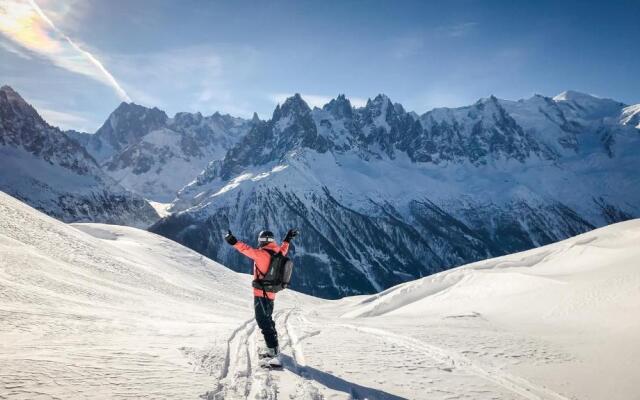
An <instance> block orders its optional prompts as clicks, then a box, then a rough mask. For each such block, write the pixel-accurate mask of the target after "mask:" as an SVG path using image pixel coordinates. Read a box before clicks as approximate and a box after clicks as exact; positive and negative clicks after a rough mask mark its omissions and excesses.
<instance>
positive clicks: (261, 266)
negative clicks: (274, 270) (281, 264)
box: [233, 241, 289, 300]
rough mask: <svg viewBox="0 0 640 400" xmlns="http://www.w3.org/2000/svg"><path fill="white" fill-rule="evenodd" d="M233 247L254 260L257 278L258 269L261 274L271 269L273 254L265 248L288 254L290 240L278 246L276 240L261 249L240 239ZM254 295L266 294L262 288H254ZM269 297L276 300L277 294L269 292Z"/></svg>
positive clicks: (256, 276)
mask: <svg viewBox="0 0 640 400" xmlns="http://www.w3.org/2000/svg"><path fill="white" fill-rule="evenodd" d="M233 247H235V248H236V250H238V251H239V252H240V253H242V254H244V255H245V256H247V257H249V258H250V259H252V260H253V279H257V278H258V272H257V271H260V274H261V275H264V274H266V273H267V270H268V269H269V262H270V261H271V254H269V253H268V252H267V251H265V250H264V249H269V250H271V251H275V252H276V253H277V252H281V253H282V255H287V252H288V251H289V242H282V245H281V246H278V245H277V244H276V243H275V242H270V243H267V244H266V245H264V246H263V247H261V248H259V249H254V248H253V247H251V246H249V245H248V244H246V243H243V242H240V241H238V243H236V244H234V245H233ZM253 295H254V296H259V297H262V296H264V293H263V291H262V289H257V288H253ZM267 298H269V299H271V300H274V299H275V298H276V294H275V293H273V292H267Z"/></svg>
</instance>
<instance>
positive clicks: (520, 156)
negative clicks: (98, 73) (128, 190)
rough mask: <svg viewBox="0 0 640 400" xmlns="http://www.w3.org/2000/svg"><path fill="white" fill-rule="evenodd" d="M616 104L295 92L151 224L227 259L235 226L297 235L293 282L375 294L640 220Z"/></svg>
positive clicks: (320, 290) (569, 98)
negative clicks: (352, 99) (315, 101)
mask: <svg viewBox="0 0 640 400" xmlns="http://www.w3.org/2000/svg"><path fill="white" fill-rule="evenodd" d="M623 109H624V105H623V104H621V103H617V102H614V101H612V100H607V99H599V98H595V97H593V96H588V95H584V94H579V93H576V92H567V93H565V94H563V95H561V96H558V97H557V98H556V99H551V98H548V97H543V96H534V97H532V98H531V99H527V100H521V101H517V102H512V101H504V100H499V99H496V98H495V97H490V98H488V99H482V100H480V101H478V102H477V103H476V104H474V105H472V106H468V107H461V108H456V109H436V110H433V111H430V112H428V113H425V114H424V115H422V116H420V117H418V116H416V115H415V114H413V113H407V112H406V111H404V109H403V108H402V106H400V105H399V104H394V103H392V102H391V101H390V100H389V99H388V98H387V97H386V96H383V95H380V96H377V97H376V98H375V99H373V100H370V101H369V102H368V103H367V105H366V107H363V108H353V107H352V106H351V104H350V103H349V101H348V99H346V98H345V97H344V96H339V97H338V98H336V99H334V100H332V101H331V102H330V103H328V104H327V105H326V106H324V107H323V108H322V109H318V108H315V109H313V110H312V109H310V108H309V107H308V106H307V104H306V103H305V102H304V100H303V99H302V98H301V97H300V96H298V95H296V96H294V97H292V98H289V99H287V100H286V101H285V102H284V103H283V104H282V105H281V106H278V107H277V108H276V110H275V111H274V113H273V117H272V119H271V120H269V121H265V122H259V123H257V124H255V125H254V126H253V127H252V128H251V130H250V131H249V133H248V134H247V135H246V136H245V137H244V138H243V139H242V140H241V142H239V143H238V145H237V146H235V147H234V148H232V149H231V150H230V151H229V152H228V153H227V155H226V156H225V158H224V160H219V161H214V162H212V163H210V164H209V165H208V167H207V168H206V169H205V170H204V171H203V172H202V173H201V174H200V175H199V176H198V177H197V178H196V179H195V180H193V181H192V182H191V183H190V184H189V185H187V186H186V187H185V188H183V189H182V190H181V191H180V192H179V196H178V198H177V199H176V201H175V202H174V205H173V207H172V211H173V212H174V214H173V215H171V216H169V217H167V218H165V219H163V220H162V221H160V222H159V223H158V224H156V225H155V226H154V227H152V228H151V229H152V231H154V232H157V233H160V234H162V235H164V236H167V237H169V238H172V239H175V240H177V241H179V242H180V243H183V244H185V245H187V246H189V247H191V248H193V249H195V250H196V251H198V252H200V253H202V254H205V255H207V256H209V257H211V258H213V259H216V260H220V261H222V262H223V263H225V264H226V265H231V266H234V265H239V266H241V268H246V265H245V264H244V263H245V262H244V261H243V260H242V259H241V258H239V256H237V255H236V254H234V253H233V252H230V251H229V250H228V249H227V248H226V247H224V246H223V245H221V244H220V241H219V240H218V238H219V237H220V235H221V232H224V231H226V229H227V228H228V227H230V228H231V229H232V230H233V231H234V232H236V233H237V235H238V236H239V237H242V238H244V239H245V240H249V241H251V240H254V238H255V235H256V234H257V233H258V232H259V231H260V230H261V229H264V228H265V227H267V228H269V229H271V230H273V231H275V232H276V233H278V234H280V235H283V234H284V233H285V232H286V231H287V229H289V228H290V227H291V226H294V225H295V226H298V227H299V228H301V231H302V232H303V234H302V235H301V237H300V240H298V241H297V242H296V246H295V249H294V251H295V253H296V256H297V257H299V258H300V259H301V260H304V264H305V265H307V266H309V268H308V269H306V270H305V271H304V272H302V273H300V274H297V275H296V278H295V280H294V283H293V284H294V286H293V287H294V288H296V289H298V290H301V291H303V292H306V293H310V294H314V295H318V296H323V297H329V298H336V297H340V296H344V295H350V294H363V293H373V292H376V291H379V290H381V289H384V288H387V287H389V286H392V285H395V284H398V283H401V282H404V281H407V280H411V279H414V278H418V277H422V276H425V275H428V274H431V273H434V272H437V271H441V270H443V269H447V268H450V267H453V266H456V265H461V264H464V263H467V262H471V261H477V260H480V259H484V258H487V257H491V256H498V255H503V254H508V253H512V252H515V251H521V250H525V249H530V248H533V247H537V246H540V245H544V244H548V243H552V242H555V241H558V240H562V239H565V238H567V237H570V236H574V235H576V234H579V233H582V232H586V231H588V230H591V229H593V228H594V227H597V226H603V225H605V224H609V223H613V222H617V221H621V220H625V219H629V218H631V217H633V216H638V215H640V178H639V177H638V174H637V173H636V172H635V171H637V169H638V168H640V157H638V156H637V154H638V151H640V131H638V130H637V129H635V128H633V127H631V126H628V125H623V124H621V123H620V115H621V113H622V112H623Z"/></svg>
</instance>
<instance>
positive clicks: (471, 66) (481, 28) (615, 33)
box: [0, 0, 640, 132]
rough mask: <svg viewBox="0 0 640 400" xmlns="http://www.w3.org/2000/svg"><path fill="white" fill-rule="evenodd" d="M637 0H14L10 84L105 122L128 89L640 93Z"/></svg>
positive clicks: (162, 102) (419, 97) (472, 97)
mask: <svg viewBox="0 0 640 400" xmlns="http://www.w3.org/2000/svg"><path fill="white" fill-rule="evenodd" d="M638 21H640V2H638V1H628V2H624V1H607V2H604V1H602V2H589V1H575V2H567V1H549V2H547V1H477V0H476V1H447V2H445V1H437V2H436V1H433V2H431V1H313V2H311V1H255V2H244V1H233V2H232V1H164V0H149V1H142V0H139V1H138V0H128V1H123V0H110V1H101V0H95V1H89V0H68V1H64V2H61V1H53V0H0V59H1V60H2V62H1V63H0V84H9V85H11V86H13V87H14V88H15V89H16V90H18V91H19V92H20V93H21V94H22V95H23V96H24V97H25V98H26V99H27V100H28V101H29V102H31V103H32V104H34V105H35V106H36V108H38V110H40V111H41V112H42V114H43V115H44V116H45V118H46V119H47V120H49V121H50V122H51V123H52V124H54V125H58V126H61V127H63V128H75V129H80V130H87V131H90V132H93V131H95V130H96V129H97V128H98V127H99V126H100V125H101V124H102V122H103V121H104V120H105V119H106V117H107V116H108V114H109V113H110V112H111V111H112V110H113V109H114V108H115V107H116V106H117V105H118V104H119V103H120V102H121V101H123V100H126V101H134V102H136V103H139V104H143V105H147V106H157V107H159V108H161V109H164V110H165V111H167V113H168V114H169V115H173V114H174V113H175V112H178V111H201V112H202V113H204V114H210V113H213V112H214V111H221V112H225V113H230V114H233V115H238V116H244V117H249V116H251V114H252V113H253V112H254V111H256V112H258V114H259V115H260V117H261V118H268V117H270V115H271V113H272V111H273V108H274V106H275V104H276V103H277V102H281V101H282V100H283V99H284V98H285V97H286V96H288V95H290V94H293V93H295V92H299V93H301V94H302V95H303V97H304V98H305V99H306V100H307V101H308V102H309V103H310V104H312V105H321V104H323V103H324V102H326V101H327V100H328V99H329V98H331V97H335V96H336V95H337V94H339V93H345V94H346V95H347V97H350V98H351V99H352V101H353V102H354V103H355V104H362V103H363V102H364V101H366V99H367V98H369V97H373V96H375V95H376V94H378V93H385V94H387V95H388V96H389V97H391V99H392V100H393V101H396V102H399V103H402V104H403V105H404V106H405V108H406V109H408V110H413V111H416V112H418V113H423V112H425V111H427V110H429V109H431V108H434V107H439V106H461V105H466V104H470V103H472V102H474V101H476V100H477V99H478V98H481V97H487V96H489V95H491V94H493V95H496V96H497V97H500V98H507V99H519V98H525V97H530V96H531V95H533V94H535V93H540V94H544V95H549V96H553V95H555V94H557V93H559V92H561V91H564V90H566V89H574V90H579V91H583V92H587V93H591V94H595V95H598V96H602V97H611V98H614V99H616V100H620V101H623V102H625V103H629V104H631V103H639V102H640V79H639V74H638V71H640V52H639V51H638V46H637V44H638V38H640V23H639V22H638Z"/></svg>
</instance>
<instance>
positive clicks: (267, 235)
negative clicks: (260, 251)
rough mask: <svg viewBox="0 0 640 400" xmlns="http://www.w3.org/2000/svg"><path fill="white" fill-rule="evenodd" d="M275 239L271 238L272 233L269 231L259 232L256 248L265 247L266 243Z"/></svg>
mask: <svg viewBox="0 0 640 400" xmlns="http://www.w3.org/2000/svg"><path fill="white" fill-rule="evenodd" d="M274 241H275V239H274V238H273V232H271V231H261V232H260V233H259V234H258V246H260V247H262V246H264V245H266V244H267V243H271V242H274Z"/></svg>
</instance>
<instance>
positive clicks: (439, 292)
mask: <svg viewBox="0 0 640 400" xmlns="http://www.w3.org/2000/svg"><path fill="white" fill-rule="evenodd" d="M638 243H640V220H633V221H628V222H624V223H619V224H616V225H611V226H608V227H605V228H601V229H597V230H594V231H592V232H589V233H586V234H583V235H580V236H577V237H574V238H571V239H568V240H565V241H563V242H559V243H556V244H553V245H549V246H544V247H540V248H538V249H534V250H530V251H527V252H523V253H518V254H513V255H509V256H505V257H500V258H495V259H490V260H486V261H483V262H478V263H475V264H470V265H467V266H463V267H460V268H456V269H453V270H449V271H446V272H443V273H440V274H437V275H433V276H430V277H427V278H424V279H421V280H418V281H414V282H409V283H406V284H402V285H399V286H396V287H393V288H391V289H388V290H386V291H384V292H382V293H379V294H377V295H373V296H359V297H352V298H345V299H343V300H339V301H325V300H319V299H315V298H312V297H309V296H305V295H301V294H298V293H295V292H292V291H286V292H284V293H283V294H281V295H279V296H278V299H277V300H276V312H275V319H276V321H277V328H278V331H279V334H280V340H281V347H282V350H283V353H284V354H283V356H284V365H285V368H284V370H282V371H267V370H263V369H261V368H259V367H258V365H257V357H256V349H257V347H258V346H262V339H261V335H260V332H259V329H258V328H257V327H256V325H255V323H254V321H253V318H252V317H253V311H252V304H251V300H252V299H251V289H250V277H249V276H248V275H245V274H238V273H235V272H232V271H230V270H229V269H227V268H225V267H223V266H221V265H220V264H217V263H215V262H212V261H210V260H208V259H206V258H204V257H202V256H200V255H199V254H197V253H195V252H193V251H191V250H189V249H187V248H185V247H182V246H180V245H178V244H176V243H174V242H172V241H169V240H167V239H165V238H162V237H160V236H157V235H154V234H151V233H148V232H145V231H141V230H137V229H134V228H127V227H120V226H112V225H101V224H74V225H67V224H64V223H62V222H59V221H57V220H54V219H52V218H49V217H47V216H45V215H44V214H42V213H40V212H38V211H36V210H34V209H32V208H30V207H28V206H26V205H24V204H23V203H21V202H19V201H18V200H16V199H14V198H11V197H9V196H7V195H5V194H3V193H0V320H1V321H2V323H1V324H0V343H1V345H0V398H2V399H5V398H6V399H53V398H62V399H76V398H77V399H84V398H90V399H107V398H108V399H125V398H127V399H131V398H136V399H138V398H147V399H198V398H204V399H241V398H251V399H276V398H281V399H365V398H366V399H621V400H622V399H624V400H628V399H639V398H640V397H639V396H640V395H639V394H638V391H637V382H639V381H640V363H639V362H638V360H640V341H639V340H638V337H640V319H639V318H637V316H638V315H640V246H638ZM304 267H305V266H304V265H297V266H296V268H304Z"/></svg>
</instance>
